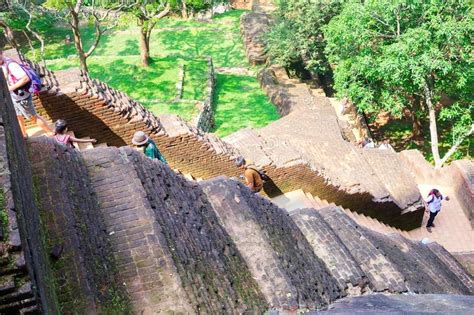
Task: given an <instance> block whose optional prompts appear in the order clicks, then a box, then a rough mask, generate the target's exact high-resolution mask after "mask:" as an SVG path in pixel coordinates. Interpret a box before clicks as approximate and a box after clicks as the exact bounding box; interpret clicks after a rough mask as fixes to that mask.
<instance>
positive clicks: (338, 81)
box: [324, 0, 474, 114]
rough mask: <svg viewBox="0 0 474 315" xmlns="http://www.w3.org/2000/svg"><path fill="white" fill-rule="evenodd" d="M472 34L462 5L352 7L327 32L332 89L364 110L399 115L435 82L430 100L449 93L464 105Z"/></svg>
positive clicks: (452, 0)
mask: <svg viewBox="0 0 474 315" xmlns="http://www.w3.org/2000/svg"><path fill="white" fill-rule="evenodd" d="M473 28H474V24H473V20H472V11H471V10H470V8H469V5H468V3H467V1H459V0H433V1H410V2H408V1H403V0H392V1H388V0H384V1H380V0H377V1H375V0H369V1H364V2H361V1H350V2H348V3H346V5H345V6H344V9H343V10H342V12H341V13H340V15H339V16H337V17H335V18H334V19H332V21H331V22H330V23H329V24H328V25H327V26H326V27H324V34H325V37H326V40H327V47H326V52H327V55H328V56H329V60H330V62H331V63H332V64H334V65H335V87H336V90H337V91H338V92H339V94H341V95H347V96H349V98H350V99H351V100H353V101H354V102H355V103H356V104H357V106H358V107H359V108H360V109H362V110H365V111H369V112H370V111H377V110H380V109H385V110H389V111H391V112H393V113H395V114H396V113H401V111H402V109H403V108H405V107H406V106H409V105H410V102H412V101H413V98H414V97H415V96H423V87H424V85H425V82H426V80H427V79H428V78H433V79H434V80H435V85H434V87H433V88H434V97H435V101H437V100H439V99H440V97H441V96H442V94H443V93H446V94H448V95H449V96H450V97H452V98H453V99H455V100H456V102H457V104H459V106H461V107H459V108H462V107H463V106H467V103H468V100H469V96H472V90H471V91H469V90H470V89H471V87H472V80H473V77H472V58H471V55H472V46H471V34H473ZM470 81H471V82H470ZM468 91H469V92H468Z"/></svg>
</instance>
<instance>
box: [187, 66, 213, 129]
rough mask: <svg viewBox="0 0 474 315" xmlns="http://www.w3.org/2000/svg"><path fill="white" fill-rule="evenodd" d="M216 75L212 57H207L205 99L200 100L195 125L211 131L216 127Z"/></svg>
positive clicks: (194, 120)
mask: <svg viewBox="0 0 474 315" xmlns="http://www.w3.org/2000/svg"><path fill="white" fill-rule="evenodd" d="M215 85H216V76H215V72H214V63H213V62H212V58H211V57H208V58H207V84H206V94H205V97H204V101H202V102H200V105H199V107H200V108H199V114H198V115H197V116H196V118H195V119H193V123H192V124H193V126H196V128H199V129H201V130H202V131H205V132H209V131H211V130H212V129H213V128H214V105H213V104H214V87H215Z"/></svg>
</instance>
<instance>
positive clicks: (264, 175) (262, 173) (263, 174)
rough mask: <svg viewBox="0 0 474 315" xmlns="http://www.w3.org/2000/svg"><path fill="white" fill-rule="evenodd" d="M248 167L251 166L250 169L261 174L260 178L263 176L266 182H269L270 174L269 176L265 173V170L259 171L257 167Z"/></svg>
mask: <svg viewBox="0 0 474 315" xmlns="http://www.w3.org/2000/svg"><path fill="white" fill-rule="evenodd" d="M247 168H249V169H251V170H254V171H255V172H257V173H258V175H260V178H261V179H262V180H263V181H264V182H268V181H269V180H270V176H268V175H267V174H265V172H263V171H259V170H257V169H255V168H253V167H247Z"/></svg>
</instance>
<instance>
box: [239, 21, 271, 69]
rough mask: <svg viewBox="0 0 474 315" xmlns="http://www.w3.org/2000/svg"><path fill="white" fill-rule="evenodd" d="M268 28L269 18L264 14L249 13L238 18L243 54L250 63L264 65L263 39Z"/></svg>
mask: <svg viewBox="0 0 474 315" xmlns="http://www.w3.org/2000/svg"><path fill="white" fill-rule="evenodd" d="M269 26H270V18H269V16H268V15H266V14H264V13H255V12H249V13H246V14H243V15H242V16H241V18H240V33H241V34H242V38H243V40H244V44H245V53H246V54H247V58H248V60H249V61H250V63H251V64H252V65H253V66H255V65H260V64H264V63H265V62H266V61H267V56H266V52H265V38H264V37H263V34H264V33H266V32H267V31H268V29H269Z"/></svg>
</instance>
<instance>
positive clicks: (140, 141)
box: [132, 131, 168, 164]
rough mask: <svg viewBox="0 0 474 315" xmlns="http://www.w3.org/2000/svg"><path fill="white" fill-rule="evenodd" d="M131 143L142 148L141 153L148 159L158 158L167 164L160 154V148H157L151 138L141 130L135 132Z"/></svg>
mask: <svg viewBox="0 0 474 315" xmlns="http://www.w3.org/2000/svg"><path fill="white" fill-rule="evenodd" d="M132 143H133V144H134V145H136V146H138V147H139V148H142V149H143V153H144V154H145V155H146V156H147V157H149V158H150V159H152V160H154V159H158V160H160V161H161V162H163V163H165V164H168V162H166V159H165V158H164V156H163V155H162V154H161V152H160V150H158V147H157V146H156V143H155V142H154V141H153V140H151V139H150V137H148V136H147V135H146V134H145V133H144V132H143V131H137V132H135V134H134V135H133V138H132Z"/></svg>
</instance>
